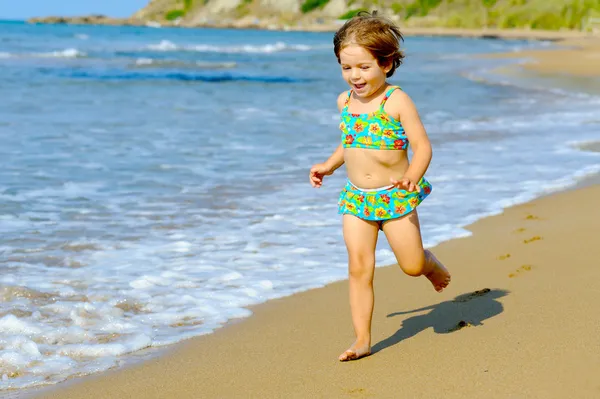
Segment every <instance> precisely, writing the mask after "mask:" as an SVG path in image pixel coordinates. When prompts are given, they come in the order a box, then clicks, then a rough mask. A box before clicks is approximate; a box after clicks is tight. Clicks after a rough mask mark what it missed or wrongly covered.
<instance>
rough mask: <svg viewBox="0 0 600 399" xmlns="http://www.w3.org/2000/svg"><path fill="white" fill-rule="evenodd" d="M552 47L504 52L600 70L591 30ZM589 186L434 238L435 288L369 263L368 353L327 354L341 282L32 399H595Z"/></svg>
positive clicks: (593, 219) (539, 66)
mask: <svg viewBox="0 0 600 399" xmlns="http://www.w3.org/2000/svg"><path fill="white" fill-rule="evenodd" d="M561 44H564V45H566V46H568V48H561V49H559V50H556V49H553V50H548V51H546V50H542V51H531V52H527V53H516V54H514V55H512V54H507V55H503V56H506V57H512V56H517V57H525V58H528V59H531V60H532V61H531V62H530V63H527V64H525V67H526V68H531V69H532V70H534V71H536V72H543V73H549V74H558V73H559V74H575V75H581V76H582V77H586V78H587V77H597V76H598V75H600V43H599V42H598V39H577V40H576V41H566V42H561ZM586 149H588V150H592V151H595V150H597V149H598V148H597V145H594V144H590V145H589V146H588V147H586ZM594 183H597V181H593V182H592V183H590V184H586V185H584V186H583V187H578V188H576V189H573V190H569V191H565V192H560V193H554V194H551V195H548V196H545V197H542V198H539V199H537V200H534V201H532V202H530V203H526V204H522V205H519V206H515V207H512V208H509V209H507V210H506V211H505V212H504V213H502V214H500V215H497V216H493V217H489V218H486V219H483V220H480V221H478V222H476V223H474V224H473V225H471V226H468V230H470V231H471V232H472V233H473V235H472V236H470V237H467V238H461V239H454V240H451V241H448V242H445V243H442V244H440V245H438V246H437V247H435V248H433V249H432V250H433V252H434V253H435V254H436V256H438V257H439V259H440V260H442V261H443V262H444V263H445V264H446V265H447V267H448V268H449V269H450V270H451V272H452V274H453V280H452V284H451V285H450V287H448V289H446V290H445V291H444V292H443V293H441V294H438V293H436V292H435V291H434V290H433V288H432V287H431V285H430V284H429V282H428V281H427V280H426V279H425V278H419V279H417V280H415V279H414V278H411V277H408V276H405V275H404V274H403V273H402V272H401V271H400V270H399V268H398V267H397V266H395V265H392V266H388V267H382V268H378V269H377V270H376V274H375V298H376V299H375V301H376V304H375V313H374V318H373V345H374V346H373V352H374V353H373V354H372V356H369V357H367V358H364V359H361V360H359V361H354V362H348V363H340V362H338V361H337V356H338V355H339V354H340V353H341V352H342V351H343V350H344V349H346V348H347V347H348V346H349V345H350V344H351V343H352V339H353V335H352V326H351V322H350V311H349V306H348V300H347V282H345V281H341V282H338V283H334V284H331V285H328V286H326V287H324V288H320V289H315V290H311V291H308V292H304V293H301V294H297V295H293V296H290V297H286V298H282V299H277V300H273V301H270V302H267V303H265V304H262V305H259V306H256V307H253V308H252V309H251V310H252V312H253V313H254V314H253V316H251V317H249V318H247V319H243V320H240V321H237V322H233V323H230V324H228V325H227V326H226V327H224V328H222V329H221V330H219V331H217V332H216V333H214V334H210V335H206V336H201V337H197V338H194V339H191V340H188V341H186V342H184V343H182V344H180V345H176V346H174V347H173V348H172V349H171V350H169V351H168V353H166V354H165V355H164V356H161V357H158V358H155V359H152V360H149V361H147V362H144V363H141V364H138V365H135V366H132V367H128V368H126V369H119V370H115V371H110V372H107V373H104V374H102V375H99V376H92V377H84V378H80V379H76V380H71V381H69V382H67V383H64V384H60V385H58V386H56V387H52V388H50V389H48V390H45V391H43V393H42V394H41V395H39V396H38V397H43V398H61V399H66V398H77V399H79V398H90V399H93V398H102V399H106V398H433V397H443V398H450V399H451V398H480V397H485V398H503V399H504V398H545V399H546V398H566V397H576V398H598V397H600V382H598V370H600V346H599V345H598V336H599V335H600V314H599V313H598V311H597V306H598V305H597V304H598V303H599V301H600V288H598V284H597V281H598V280H600V267H598V266H600V261H598V259H600V246H599V245H598V242H599V237H600V212H598V203H600V185H598V184H594ZM499 184H501V182H499ZM515 189H516V190H518V189H519V188H518V187H515ZM324 256H326V254H324Z"/></svg>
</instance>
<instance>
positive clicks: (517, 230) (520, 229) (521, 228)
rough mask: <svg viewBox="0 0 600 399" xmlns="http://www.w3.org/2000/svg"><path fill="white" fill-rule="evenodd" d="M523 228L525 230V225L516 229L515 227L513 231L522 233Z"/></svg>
mask: <svg viewBox="0 0 600 399" xmlns="http://www.w3.org/2000/svg"><path fill="white" fill-rule="evenodd" d="M525 230H527V229H526V228H525V227H519V228H518V229H516V230H515V231H514V233H522V232H524V231H525Z"/></svg>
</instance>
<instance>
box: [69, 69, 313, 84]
mask: <svg viewBox="0 0 600 399" xmlns="http://www.w3.org/2000/svg"><path fill="white" fill-rule="evenodd" d="M59 75H60V76H63V77H68V78H76V79H94V80H117V81H123V80H175V81H183V82H212V83H220V82H255V83H306V82H309V80H308V79H299V78H289V77H285V76H252V75H233V74H230V73H222V74H192V73H183V72H168V73H164V72H162V73H161V72H156V73H152V72H112V73H111V72H91V71H77V70H66V71H61V72H60V73H59Z"/></svg>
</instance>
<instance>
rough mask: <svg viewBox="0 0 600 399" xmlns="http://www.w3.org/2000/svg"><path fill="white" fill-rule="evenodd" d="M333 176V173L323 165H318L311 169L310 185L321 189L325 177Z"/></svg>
mask: <svg viewBox="0 0 600 399" xmlns="http://www.w3.org/2000/svg"><path fill="white" fill-rule="evenodd" d="M331 174H333V171H332V170H331V169H330V168H328V167H327V166H326V165H325V164H323V163H318V164H316V165H313V167H312V168H310V175H309V177H310V184H311V185H312V186H313V187H316V188H319V187H321V186H322V185H323V177H325V176H328V175H331Z"/></svg>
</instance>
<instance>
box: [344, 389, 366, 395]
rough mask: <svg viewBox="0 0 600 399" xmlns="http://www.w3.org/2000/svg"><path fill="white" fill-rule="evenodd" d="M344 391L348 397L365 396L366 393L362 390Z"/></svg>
mask: <svg viewBox="0 0 600 399" xmlns="http://www.w3.org/2000/svg"><path fill="white" fill-rule="evenodd" d="M344 391H345V392H346V393H347V394H349V395H365V394H366V393H367V390H366V389H364V388H355V389H345V390H344Z"/></svg>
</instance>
